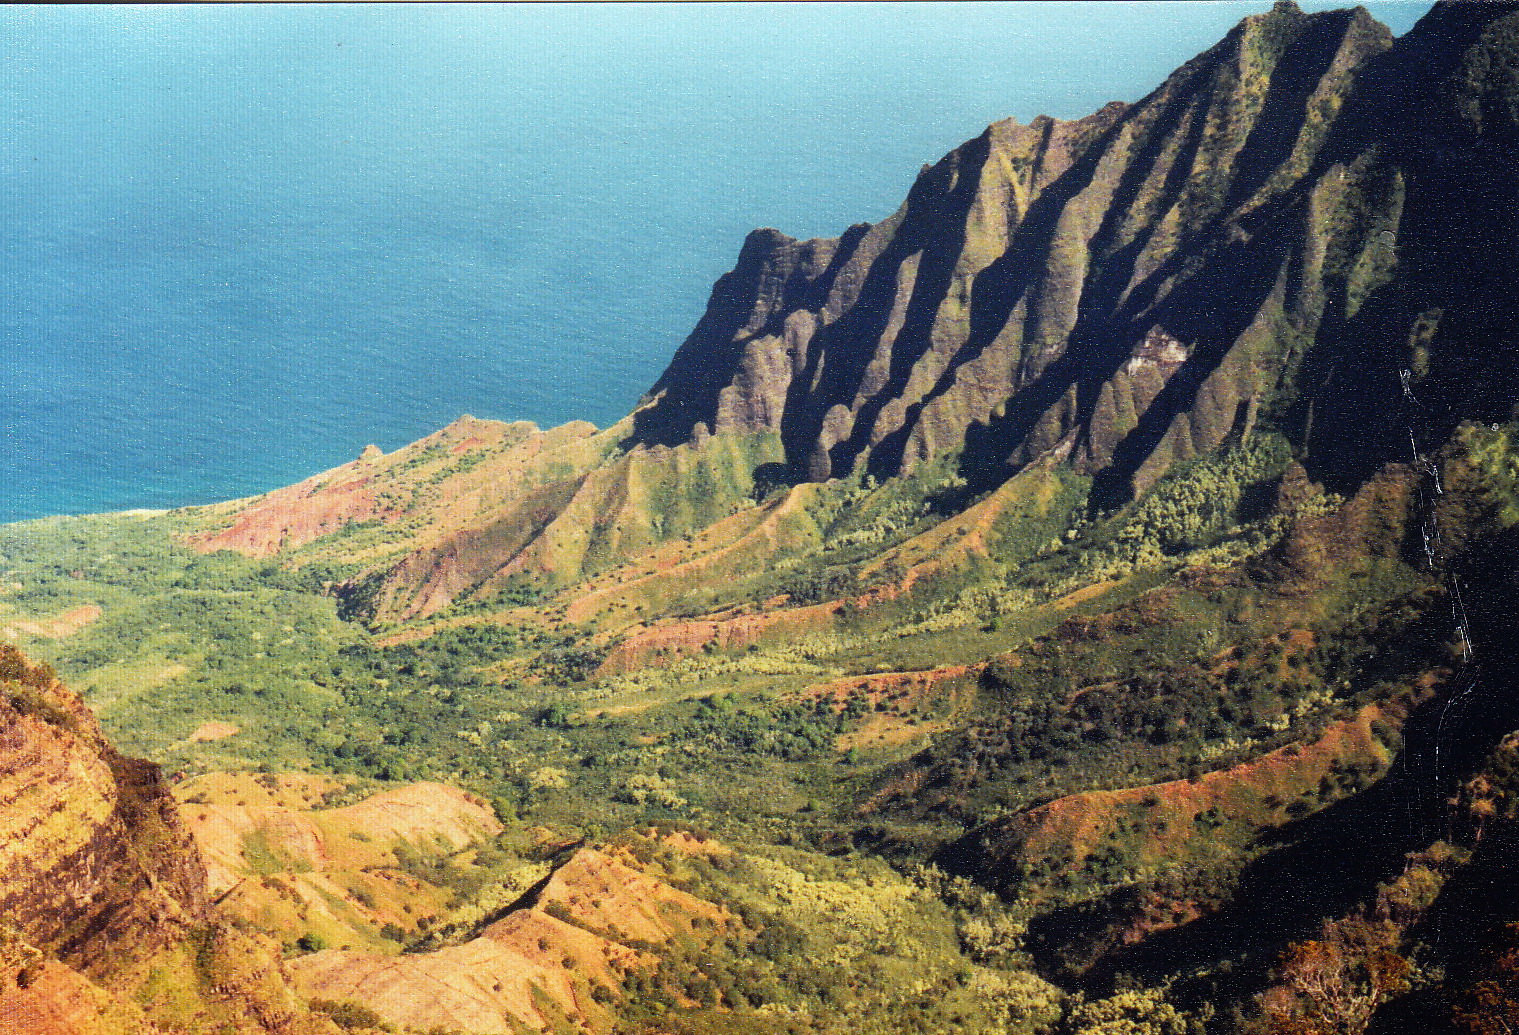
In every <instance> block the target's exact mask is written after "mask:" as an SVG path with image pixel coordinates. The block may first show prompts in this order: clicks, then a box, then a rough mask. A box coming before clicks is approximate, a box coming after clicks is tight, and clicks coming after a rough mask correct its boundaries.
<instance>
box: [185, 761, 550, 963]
mask: <svg viewBox="0 0 1519 1035" xmlns="http://www.w3.org/2000/svg"><path fill="white" fill-rule="evenodd" d="M334 795H337V796H351V792H348V791H347V790H346V789H345V785H344V784H342V783H339V782H338V781H335V780H332V779H329V778H324V777H304V778H301V777H290V776H279V777H276V776H272V775H263V776H258V777H254V776H251V775H240V774H226V773H212V774H208V775H206V776H201V777H197V778H195V779H193V780H187V781H185V782H183V783H181V784H180V785H178V786H177V787H176V788H175V796H176V797H177V798H178V799H179V802H180V811H181V814H182V815H183V817H184V820H185V823H186V825H187V826H188V827H189V830H190V833H191V834H192V836H193V837H194V838H195V842H196V845H197V846H198V847H199V849H200V852H201V856H202V858H203V859H204V860H205V862H206V869H207V874H208V878H209V890H210V892H211V894H212V895H214V896H215V898H216V902H217V905H218V907H219V909H220V910H221V912H222V913H224V914H226V915H229V916H236V917H240V918H242V919H244V920H247V921H248V922H250V923H252V924H253V925H254V926H256V927H257V928H258V929H259V930H261V931H264V932H266V933H268V934H271V935H274V936H276V937H278V938H279V939H280V940H281V941H282V942H283V943H284V944H286V945H289V946H294V945H297V944H301V943H304V944H306V945H307V946H308V947H309V946H314V945H315V944H318V943H320V944H323V945H334V946H337V945H341V946H345V947H347V946H356V947H363V948H365V949H369V950H374V951H385V952H396V951H399V950H400V948H401V945H402V942H403V941H404V940H405V939H409V938H412V937H414V936H416V935H417V934H418V933H419V930H420V929H422V928H424V927H425V926H427V925H430V924H431V923H432V922H434V921H435V920H437V919H438V917H440V916H441V915H443V914H445V913H446V912H447V911H448V909H449V907H450V906H451V905H452V903H453V899H454V892H453V891H452V889H450V888H449V887H447V886H446V885H445V883H444V878H445V877H449V876H454V874H452V873H450V866H451V865H452V863H451V859H452V857H455V856H458V855H460V854H461V853H464V852H465V851H466V850H467V849H469V848H472V847H476V846H479V845H481V844H483V843H485V842H488V841H489V840H490V839H492V838H494V837H495V836H496V835H498V834H500V833H501V831H502V827H501V824H500V823H499V822H498V821H497V819H496V817H495V814H494V812H493V811H492V809H491V808H490V806H488V805H486V804H485V803H484V802H482V801H480V800H479V799H477V798H474V797H473V796H471V795H468V794H466V793H464V792H462V791H459V790H455V789H454V788H451V787H446V786H444V785H442V784H409V785H406V786H403V787H397V788H393V789H389V790H384V791H380V792H378V793H375V794H371V795H369V796H368V797H366V798H364V799H362V800H360V801H358V802H355V803H353V804H350V805H344V806H339V807H328V808H324V807H322V806H323V805H324V803H325V802H326V801H327V800H328V799H329V798H330V797H332V796H334ZM465 869H466V871H467V870H468V867H467V866H466V867H465ZM533 879H536V876H535V877H534V878H533ZM528 883H531V881H528ZM523 886H524V887H525V886H526V884H524V885H523Z"/></svg>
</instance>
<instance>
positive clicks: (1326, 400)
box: [634, 3, 1519, 497]
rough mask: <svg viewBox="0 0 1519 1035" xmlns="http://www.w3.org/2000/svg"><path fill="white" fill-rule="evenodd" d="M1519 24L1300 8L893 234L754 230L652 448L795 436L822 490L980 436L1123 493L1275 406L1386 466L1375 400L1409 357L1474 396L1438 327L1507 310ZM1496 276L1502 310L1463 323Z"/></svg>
mask: <svg viewBox="0 0 1519 1035" xmlns="http://www.w3.org/2000/svg"><path fill="white" fill-rule="evenodd" d="M1513 22H1514V18H1513V16H1512V15H1511V14H1510V12H1509V9H1508V8H1507V7H1505V6H1503V5H1495V4H1483V5H1451V6H1440V7H1437V8H1436V9H1435V11H1434V12H1432V13H1431V14H1430V15H1429V16H1428V17H1427V18H1426V19H1425V20H1424V22H1422V23H1421V25H1420V27H1419V28H1418V29H1417V30H1416V31H1414V32H1412V33H1410V34H1409V35H1408V36H1407V37H1406V38H1405V39H1403V40H1400V41H1397V43H1396V44H1395V43H1394V41H1393V40H1392V38H1391V36H1390V34H1389V33H1388V32H1387V30H1386V29H1385V28H1384V27H1383V26H1381V25H1380V24H1378V23H1377V22H1375V21H1374V20H1373V19H1372V18H1371V17H1370V16H1369V15H1367V14H1366V12H1365V11H1363V10H1359V9H1357V10H1355V11H1334V12H1328V13H1324V14H1314V15H1307V14H1304V13H1302V12H1301V11H1299V10H1298V9H1297V8H1296V6H1295V5H1293V4H1291V3H1279V4H1278V5H1277V6H1276V7H1275V8H1274V9H1273V10H1272V11H1271V12H1270V13H1268V14H1265V15H1260V16H1257V17H1252V18H1247V19H1246V20H1245V21H1244V22H1242V23H1241V24H1240V25H1239V26H1238V27H1237V28H1236V29H1235V30H1234V31H1233V32H1231V33H1230V34H1229V35H1228V36H1227V37H1226V38H1225V39H1224V40H1223V41H1221V42H1220V43H1219V44H1218V45H1217V46H1215V47H1213V48H1212V49H1211V50H1209V51H1207V52H1206V53H1204V54H1202V55H1200V56H1198V57H1197V58H1195V59H1193V60H1192V61H1190V62H1188V63H1187V64H1186V65H1184V66H1183V67H1182V68H1180V69H1178V70H1177V71H1176V72H1175V73H1174V74H1173V75H1172V76H1171V77H1170V78H1169V79H1167V80H1166V82H1165V83H1164V84H1162V85H1161V87H1160V88H1159V89H1157V90H1156V91H1155V92H1154V93H1152V94H1150V95H1149V96H1148V97H1146V98H1144V99H1143V100H1141V101H1139V102H1138V103H1136V104H1134V105H1132V106H1124V105H1122V104H1116V103H1115V104H1112V105H1109V106H1108V107H1106V108H1104V109H1103V110H1101V111H1099V112H1097V113H1096V114H1094V115H1091V116H1089V117H1087V118H1085V119H1082V120H1080V121H1077V122H1070V123H1067V122H1060V121H1057V120H1053V119H1049V118H1045V117H1042V116H1041V117H1040V118H1037V119H1035V120H1034V121H1033V122H1032V123H1031V124H1029V125H1027V126H1024V125H1021V124H1019V123H1017V122H1013V121H1007V122H1001V123H997V124H995V125H993V126H991V127H990V128H988V129H987V130H986V132H985V133H983V134H982V135H981V136H979V137H977V138H976V139H975V140H972V141H969V142H968V143H966V144H964V145H962V146H961V147H959V148H957V149H956V150H955V151H953V152H951V153H950V154H949V155H947V156H946V157H945V158H944V159H943V160H942V161H940V162H939V163H938V164H936V165H934V166H933V167H931V168H926V169H925V170H924V171H923V173H922V174H921V175H920V176H919V178H918V180H917V182H916V183H915V184H914V186H913V188H912V190H911V192H910V194H909V195H908V198H907V200H906V202H905V203H904V204H903V206H902V208H901V209H900V210H899V211H898V212H896V213H895V214H894V215H892V216H891V217H890V218H888V219H887V220H885V221H884V222H882V223H880V224H878V225H875V226H857V227H853V228H851V229H850V230H849V231H847V232H846V233H845V234H843V235H842V236H841V237H840V238H838V239H837V240H817V241H806V242H799V241H794V240H792V239H790V238H788V237H786V236H784V235H783V234H780V233H778V232H776V231H774V230H759V231H756V232H755V233H753V234H752V235H751V236H750V237H749V239H748V241H747V242H746V243H745V245H744V248H743V250H742V252H741V254H740V256H739V260H738V264H737V265H736V267H735V268H734V270H733V271H732V272H731V273H729V274H728V275H726V276H725V277H723V278H722V279H721V280H720V281H719V282H718V284H717V286H716V288H715V289H714V291H713V294H712V300H711V304H710V306H709V309H708V312H707V314H706V315H705V316H704V317H703V319H702V320H701V322H700V323H699V324H698V326H697V327H696V329H695V330H694V331H693V333H692V334H691V336H690V338H688V339H687V341H686V342H685V344H684V345H683V346H682V347H681V349H680V350H679V352H678V353H677V354H676V356H675V358H674V361H673V362H672V363H671V365H670V367H669V369H668V370H667V371H666V372H665V374H664V375H663V376H662V377H661V378H660V380H659V382H658V383H657V384H656V385H655V386H654V388H653V390H652V391H651V393H650V394H649V396H648V398H647V399H646V401H645V404H644V406H643V408H642V409H641V410H640V411H638V413H637V414H636V415H635V436H634V437H635V440H636V441H638V442H642V443H665V444H671V443H675V442H680V441H685V440H687V439H689V438H690V437H692V435H693V434H701V433H703V431H710V432H712V433H721V432H724V431H737V430H744V431H769V432H775V433H778V434H779V435H780V436H781V438H782V440H783V443H784V445H785V451H786V461H787V463H788V465H789V467H790V471H791V476H792V477H793V478H795V479H799V480H820V479H824V478H827V477H830V476H837V475H841V474H845V473H848V472H849V471H850V470H851V469H853V468H855V467H856V465H858V464H861V463H864V464H866V465H868V467H869V469H870V470H872V471H873V472H875V473H878V474H893V473H901V472H905V471H908V470H911V469H912V468H913V467H914V466H916V465H918V464H920V463H922V462H923V461H924V460H926V459H928V458H930V457H934V456H936V455H938V454H941V453H944V452H955V451H959V452H962V468H963V473H965V474H966V475H967V477H970V478H972V479H973V480H979V481H981V482H985V483H995V482H996V481H999V480H1001V479H1002V478H1004V477H1006V474H1007V473H1008V472H1009V470H1011V469H1015V468H1017V467H1019V466H1021V465H1023V464H1025V463H1027V462H1028V461H1030V460H1032V459H1033V458H1035V457H1038V456H1040V455H1042V454H1050V453H1053V454H1055V455H1057V456H1060V457H1062V458H1068V459H1069V461H1070V462H1071V463H1072V464H1074V465H1075V466H1077V467H1078V468H1079V469H1082V470H1084V471H1088V472H1093V473H1102V474H1104V475H1105V478H1104V479H1103V481H1102V482H1100V485H1101V486H1105V487H1106V489H1107V490H1108V491H1109V492H1111V493H1113V494H1115V495H1117V496H1119V497H1122V496H1123V495H1127V494H1128V493H1129V492H1131V491H1132V490H1133V489H1134V488H1139V489H1143V488H1144V487H1145V486H1146V485H1148V484H1149V483H1150V482H1152V481H1153V480H1154V479H1155V478H1156V477H1157V476H1158V475H1159V474H1160V473H1161V472H1162V471H1164V469H1165V468H1166V467H1167V465H1168V464H1169V463H1171V462H1172V461H1174V460H1178V459H1184V458H1186V457H1189V456H1192V455H1196V454H1200V453H1204V452H1207V451H1209V450H1212V449H1214V448H1216V447H1217V446H1219V445H1220V444H1221V443H1223V442H1225V441H1226V440H1227V439H1228V438H1229V437H1230V435H1231V434H1239V433H1241V432H1243V431H1246V430H1248V429H1249V427H1250V426H1251V425H1252V424H1253V423H1254V422H1255V421H1256V420H1258V419H1259V418H1260V417H1261V416H1263V415H1269V416H1271V417H1273V418H1277V419H1278V420H1279V422H1280V423H1282V424H1284V425H1285V426H1288V427H1290V429H1291V430H1292V431H1293V432H1294V433H1295V435H1296V436H1297V439H1298V441H1299V442H1300V443H1302V444H1305V445H1308V446H1310V447H1312V448H1316V449H1318V450H1319V451H1320V452H1321V454H1322V457H1323V461H1322V463H1321V464H1320V465H1319V466H1320V467H1328V468H1344V469H1346V470H1347V472H1348V473H1350V474H1351V475H1352V476H1353V475H1356V474H1363V473H1365V472H1366V471H1369V470H1371V469H1374V467H1375V464H1376V463H1377V462H1380V461H1381V460H1383V459H1386V455H1385V454H1387V453H1394V454H1395V453H1396V450H1395V448H1394V445H1393V442H1394V440H1398V441H1401V442H1402V443H1404V444H1405V447H1406V441H1407V428H1406V427H1391V426H1389V424H1388V421H1387V420H1385V419H1383V418H1385V416H1386V413H1385V411H1386V407H1385V405H1383V406H1382V410H1383V413H1381V414H1375V413H1369V412H1367V408H1368V406H1370V405H1371V404H1370V402H1369V400H1372V399H1377V400H1382V401H1383V402H1384V403H1385V400H1386V399H1387V398H1388V397H1389V395H1388V389H1389V387H1390V388H1391V390H1392V393H1393V394H1392V396H1391V397H1393V398H1397V397H1398V394H1399V392H1400V386H1399V384H1398V371H1399V370H1403V369H1407V370H1408V371H1409V373H1410V377H1411V378H1412V380H1413V381H1414V382H1418V381H1419V380H1420V379H1421V378H1425V377H1431V378H1434V379H1435V381H1437V382H1438V383H1439V385H1440V388H1439V389H1438V394H1439V395H1440V396H1441V401H1442V402H1444V403H1447V404H1451V405H1454V401H1455V400H1456V399H1457V398H1458V397H1460V396H1462V395H1463V394H1465V393H1469V392H1470V391H1471V390H1472V389H1474V388H1477V387H1479V386H1477V385H1475V384H1474V383H1472V382H1471V381H1470V379H1469V378H1466V377H1464V376H1463V375H1462V374H1461V373H1460V367H1461V364H1462V363H1463V362H1464V360H1463V359H1462V358H1461V356H1460V355H1456V354H1452V355H1450V356H1449V357H1448V360H1447V359H1446V358H1445V357H1438V356H1437V355H1436V354H1437V353H1439V352H1440V351H1442V345H1439V344H1435V341H1436V339H1438V340H1439V341H1440V342H1442V343H1449V342H1454V341H1457V340H1461V341H1470V340H1471V339H1472V338H1473V336H1474V335H1482V336H1485V337H1488V338H1491V336H1492V335H1493V334H1495V333H1498V331H1497V329H1496V328H1495V327H1494V326H1493V323H1494V321H1495V318H1497V322H1499V323H1502V324H1503V325H1504V326H1507V323H1508V322H1509V320H1510V317H1508V316H1507V315H1506V314H1507V313H1508V311H1509V309H1510V308H1511V307H1510V306H1509V305H1508V304H1507V303H1506V302H1503V303H1501V304H1500V295H1499V292H1506V291H1510V289H1511V288H1512V286H1513V285H1512V284H1510V283H1509V281H1510V277H1511V274H1510V272H1509V271H1510V270H1511V269H1512V268H1513V264H1512V263H1511V262H1506V261H1494V260H1495V258H1496V256H1495V255H1494V254H1493V252H1495V251H1496V252H1498V253H1506V252H1507V251H1509V250H1511V249H1512V247H1513V245H1512V241H1513V240H1515V237H1514V235H1512V234H1507V235H1505V234H1504V233H1503V230H1504V228H1506V227H1508V226H1510V224H1511V221H1512V209H1513V201H1514V198H1515V197H1516V196H1519V195H1516V192H1515V190H1514V189H1513V188H1514V186H1515V185H1514V184H1513V182H1512V169H1513V164H1512V162H1510V161H1507V160H1506V158H1507V156H1509V155H1511V151H1510V150H1509V148H1510V147H1511V143H1512V141H1513V139H1514V135H1513V131H1512V126H1513V119H1512V115H1513V108H1512V96H1513V85H1512V83H1511V81H1510V80H1511V78H1512V76H1511V72H1510V69H1509V65H1508V64H1507V63H1506V62H1505V61H1503V60H1502V59H1501V57H1500V55H1502V54H1505V53H1512V50H1511V49H1510V43H1511V41H1510V39H1509V37H1510V36H1511V35H1512V34H1513V32H1514V29H1513ZM1452 211H1454V212H1456V213H1459V214H1458V215H1456V216H1454V217H1452V216H1450V215H1448V213H1450V212H1452ZM1479 212H1480V213H1483V214H1482V215H1480V216H1479V215H1476V213H1479ZM1437 213H1439V214H1441V215H1438V216H1437ZM1452 218H1454V219H1455V221H1456V222H1457V223H1460V224H1462V225H1460V226H1454V225H1452V224H1451V222H1450V220H1451V219H1452ZM1442 222H1443V224H1444V225H1439V224H1440V223H1442ZM1474 281H1476V282H1480V283H1479V284H1476V285H1474ZM1474 286H1477V287H1478V290H1479V291H1481V292H1483V297H1484V300H1485V301H1486V300H1489V299H1490V300H1491V302H1492V303H1493V305H1492V307H1491V308H1490V309H1486V311H1485V312H1482V313H1480V314H1479V315H1478V316H1476V317H1472V316H1471V315H1470V314H1465V315H1462V316H1457V314H1456V313H1455V312H1454V311H1453V307H1452V303H1453V302H1454V296H1455V294H1456V292H1461V293H1466V292H1469V291H1471V290H1472V288H1473V287H1474ZM1489 291H1491V292H1492V293H1491V294H1487V292H1489ZM1500 313H1501V314H1505V315H1503V316H1502V317H1501V318H1498V317H1499V314H1500ZM1453 320H1454V321H1455V323H1452V321H1453ZM1443 348H1444V349H1448V350H1451V351H1452V352H1456V351H1464V350H1458V349H1457V347H1456V346H1455V345H1451V344H1444V345H1443ZM1352 368H1360V369H1357V383H1356V385H1355V386H1354V387H1353V388H1351V389H1349V391H1347V389H1346V386H1345V384H1344V382H1345V381H1346V379H1347V378H1346V375H1347V373H1348V372H1349V371H1350V370H1351V369H1352ZM1452 368H1454V369H1452ZM1389 377H1391V379H1392V380H1391V384H1390V386H1389V384H1388V383H1386V382H1387V381H1388V378H1389ZM1512 387H1513V385H1512V381H1511V379H1510V378H1508V377H1507V376H1505V378H1504V379H1503V381H1502V383H1501V384H1500V385H1488V386H1483V391H1482V392H1481V396H1482V398H1483V399H1491V400H1492V401H1493V405H1494V406H1498V405H1499V403H1498V400H1499V399H1500V398H1501V400H1502V401H1503V403H1505V404H1506V403H1507V402H1510V401H1511V399H1512V396H1513V392H1512V390H1511V389H1512ZM1436 391H1437V390H1436V389H1435V388H1434V387H1433V386H1432V387H1431V394H1436ZM1478 401H1479V402H1480V401H1481V400H1478ZM1490 408H1491V407H1490ZM1505 415H1506V414H1505ZM1373 418H1375V419H1374V423H1375V424H1376V425H1377V434H1376V435H1374V437H1379V438H1380V439H1383V440H1384V441H1379V442H1378V443H1375V444H1376V445H1379V446H1380V451H1379V452H1373V451H1371V450H1368V449H1367V448H1366V447H1367V442H1366V440H1365V432H1366V430H1367V429H1366V428H1365V427H1363V425H1364V423H1365V421H1366V420H1367V419H1373ZM1350 426H1353V427H1355V428H1356V433H1355V434H1354V435H1353V436H1351V437H1350V438H1347V437H1346V436H1345V435H1344V434H1342V432H1341V430H1340V429H1342V428H1345V427H1350ZM1351 438H1353V440H1354V447H1355V452H1356V456H1354V457H1350V456H1347V455H1346V454H1347V453H1348V452H1349V451H1350V450H1349V446H1350V444H1351ZM1404 455H1405V457H1406V448H1405V449H1404Z"/></svg>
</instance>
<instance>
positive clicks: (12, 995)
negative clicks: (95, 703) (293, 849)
mask: <svg viewBox="0 0 1519 1035" xmlns="http://www.w3.org/2000/svg"><path fill="white" fill-rule="evenodd" d="M292 987H293V986H292V985H291V982H290V979H289V977H288V975H287V974H286V973H285V971H284V969H283V966H282V964H281V963H280V962H279V960H278V955H277V949H276V948H275V947H273V946H272V944H271V943H269V942H268V941H267V940H266V939H262V938H260V937H258V936H256V935H251V934H248V933H245V932H243V931H239V930H237V929H235V928H233V927H231V926H229V925H227V924H226V923H224V922H222V921H220V920H218V918H217V916H216V914H215V911H214V910H213V909H212V907H211V906H210V905H209V903H208V900H207V894H206V871H205V867H204V865H203V864H202V862H201V858H200V853H199V852H198V851H197V849H196V847H195V845H194V842H193V841H192V839H191V837H190V835H189V833H188V831H187V829H186V827H185V826H184V824H183V823H182V822H181V820H180V817H179V813H178V811H177V807H176V805H175V803H174V799H173V798H172V797H171V795H170V794H169V790H168V786H167V784H166V783H165V781H164V780H163V778H162V776H161V774H160V773H159V770H158V767H157V766H155V765H152V764H151V763H148V762H143V761H140V760H137V759H131V758H126V757H124V756H123V755H121V754H120V753H119V752H117V751H116V749H115V748H113V747H112V746H111V745H110V743H109V742H108V741H106V739H105V738H104V736H103V735H102V734H101V731H100V727H99V725H98V724H97V723H96V721H95V718H94V716H93V715H92V714H91V713H90V711H89V709H87V708H86V707H85V706H84V704H83V703H82V702H81V701H80V699H79V697H78V696H77V695H76V694H74V693H73V692H71V691H70V690H68V689H67V688H65V687H64V686H63V685H62V684H60V683H59V682H58V681H57V679H56V678H55V677H54V676H53V673H52V672H51V670H49V669H47V668H46V667H45V666H37V665H33V664H31V663H29V662H28V661H27V660H26V659H25V658H24V657H22V656H21V654H20V653H19V652H18V651H16V649H15V648H13V647H10V646H7V645H0V1032H4V1033H6V1035H9V1033H11V1032H15V1033H18V1035H19V1033H23V1032H24V1033H26V1035H117V1033H122V1035H126V1033H129V1032H130V1033H133V1035H136V1033H140V1032H158V1031H163V1030H173V1031H191V1030H193V1031H209V1030H216V1031H225V1032H228V1033H229V1035H230V1033H234V1032H235V1033H238V1035H255V1033H272V1032H278V1033H281V1035H318V1033H321V1035H333V1033H335V1032H336V1030H337V1029H336V1028H334V1027H333V1026H332V1025H331V1024H330V1023H328V1022H327V1021H326V1020H325V1019H324V1018H321V1017H315V1016H312V1015H310V1014H309V1013H308V1012H307V1011H306V1010H305V1008H304V1007H302V1006H301V1005H300V1004H299V1003H298V1002H297V1001H296V999H295V997H294V994H293V992H292V991H291V989H292Z"/></svg>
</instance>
